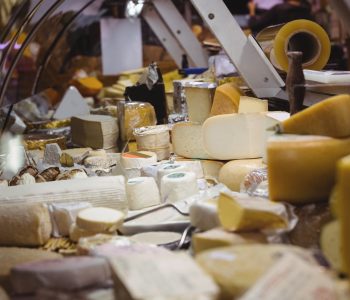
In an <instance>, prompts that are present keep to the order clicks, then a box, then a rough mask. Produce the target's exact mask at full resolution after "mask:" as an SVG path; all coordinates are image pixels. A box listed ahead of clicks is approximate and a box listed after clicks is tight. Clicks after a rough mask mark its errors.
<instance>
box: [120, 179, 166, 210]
mask: <svg viewBox="0 0 350 300" xmlns="http://www.w3.org/2000/svg"><path fill="white" fill-rule="evenodd" d="M126 193H127V197H128V203H129V209H131V210H137V209H143V208H146V207H149V206H154V205H158V204H160V194H159V189H158V186H157V183H156V181H155V180H154V178H153V177H137V178H133V179H129V180H128V182H127V184H126Z"/></svg>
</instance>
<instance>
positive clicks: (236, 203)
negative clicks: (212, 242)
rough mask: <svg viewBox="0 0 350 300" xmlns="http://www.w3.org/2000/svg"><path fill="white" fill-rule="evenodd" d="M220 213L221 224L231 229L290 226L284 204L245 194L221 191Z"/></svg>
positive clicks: (246, 229) (244, 229)
mask: <svg viewBox="0 0 350 300" xmlns="http://www.w3.org/2000/svg"><path fill="white" fill-rule="evenodd" d="M218 214H219V220H220V223H221V225H222V226H223V227H224V228H225V229H226V230H230V231H252V230H264V229H279V228H286V227H287V226H288V219H287V211H286V209H285V207H284V205H282V204H280V203H274V202H271V201H268V200H265V199H262V198H259V197H249V196H248V195H245V194H241V195H240V194H237V193H232V194H228V193H221V194H220V197H219V201H218Z"/></svg>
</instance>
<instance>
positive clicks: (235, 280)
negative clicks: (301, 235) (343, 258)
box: [196, 244, 316, 300]
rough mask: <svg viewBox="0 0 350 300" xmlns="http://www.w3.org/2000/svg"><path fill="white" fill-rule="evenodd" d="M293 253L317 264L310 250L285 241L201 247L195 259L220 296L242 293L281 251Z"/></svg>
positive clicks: (231, 297) (224, 299) (281, 253)
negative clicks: (277, 243) (274, 243)
mask: <svg viewBox="0 0 350 300" xmlns="http://www.w3.org/2000/svg"><path fill="white" fill-rule="evenodd" d="M288 253H295V254H297V255H298V256H300V257H301V258H302V259H304V260H305V261H307V262H310V263H314V264H316V262H315V260H314V258H313V256H312V254H311V252H308V251H307V250H305V249H302V248H299V247H293V246H287V245H260V244H253V245H239V246H231V247H222V248H217V249H213V250H208V251H204V252H202V253H200V254H198V255H197V256H196V261H197V263H198V264H199V265H200V266H201V267H202V268H203V269H204V270H205V271H206V272H207V273H209V274H210V275H211V276H212V277H213V278H214V280H215V282H216V283H217V284H218V285H219V287H220V290H221V294H220V299H222V300H229V299H230V300H231V299H233V298H234V299H236V297H237V298H238V297H240V296H242V295H243V294H244V293H245V292H246V291H247V290H248V289H249V288H251V287H252V286H253V285H254V284H255V283H256V281H257V280H258V279H259V278H260V277H261V276H262V275H263V274H264V273H265V272H266V271H267V270H268V269H269V268H270V267H272V266H273V265H274V263H275V262H277V261H278V260H279V259H280V258H281V257H282V256H283V254H288Z"/></svg>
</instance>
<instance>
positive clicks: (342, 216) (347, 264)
mask: <svg viewBox="0 0 350 300" xmlns="http://www.w3.org/2000/svg"><path fill="white" fill-rule="evenodd" d="M349 182H350V156H347V157H344V158H343V159H341V160H340V161H339V162H338V165H337V183H338V188H339V198H338V199H337V207H338V213H339V216H338V218H339V221H340V249H341V254H342V260H343V262H344V271H345V273H347V275H350V239H349V232H350V218H349V211H350V201H349V200H350V184H349Z"/></svg>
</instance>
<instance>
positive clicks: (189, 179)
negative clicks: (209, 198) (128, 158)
mask: <svg viewBox="0 0 350 300" xmlns="http://www.w3.org/2000/svg"><path fill="white" fill-rule="evenodd" d="M198 191H199V190H198V185H197V178H196V174H195V173H193V172H174V173H170V174H168V175H166V176H164V177H163V178H162V180H161V184H160V192H161V196H162V201H163V202H167V203H174V202H176V201H178V200H183V199H185V198H188V197H190V196H193V195H195V194H197V193H198Z"/></svg>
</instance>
